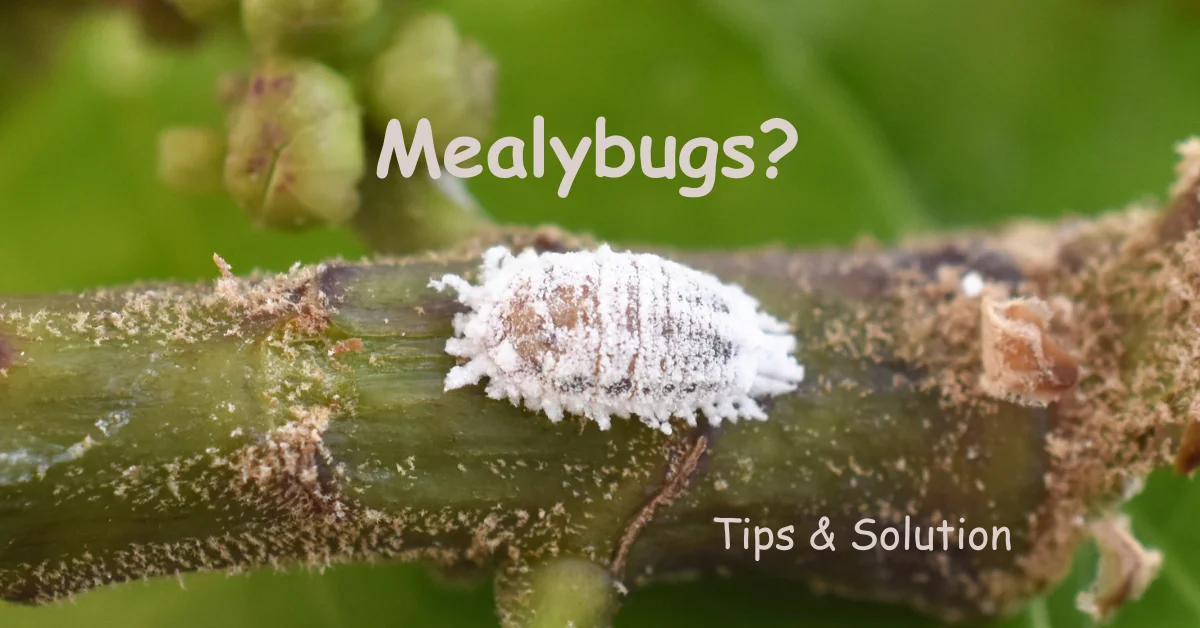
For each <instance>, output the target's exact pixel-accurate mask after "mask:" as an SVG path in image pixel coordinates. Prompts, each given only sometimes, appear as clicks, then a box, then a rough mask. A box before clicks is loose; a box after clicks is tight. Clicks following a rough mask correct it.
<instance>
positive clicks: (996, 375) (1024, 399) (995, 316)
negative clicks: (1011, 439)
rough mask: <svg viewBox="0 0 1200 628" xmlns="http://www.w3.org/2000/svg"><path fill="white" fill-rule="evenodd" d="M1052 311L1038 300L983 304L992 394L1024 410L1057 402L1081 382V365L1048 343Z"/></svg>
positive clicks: (984, 381) (986, 383)
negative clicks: (1020, 404) (1028, 407)
mask: <svg viewBox="0 0 1200 628" xmlns="http://www.w3.org/2000/svg"><path fill="white" fill-rule="evenodd" d="M1051 315H1052V313H1051V310H1050V306H1049V305H1047V304H1046V302H1045V301H1042V300H1041V299H1036V298H1022V299H1011V300H1006V301H994V300H992V299H983V301H982V302H981V303H980V316H981V317H982V318H981V320H982V322H981V325H980V335H981V342H982V348H981V349H982V350H981V355H982V360H983V375H982V377H981V378H980V382H979V383H980V386H981V387H982V388H983V390H984V391H986V392H987V393H988V394H991V395H993V396H995V397H997V398H1000V399H1008V400H1011V401H1015V402H1017V403H1022V404H1024V405H1038V406H1044V405H1047V404H1049V403H1051V402H1053V401H1056V400H1057V399H1058V398H1059V397H1060V396H1061V395H1062V394H1063V393H1064V392H1066V391H1067V390H1070V388H1071V387H1072V386H1074V385H1075V383H1076V382H1077V381H1078V380H1079V363H1078V362H1077V361H1076V360H1075V359H1074V358H1072V357H1071V356H1070V355H1068V354H1067V352H1066V351H1064V350H1063V349H1062V347H1060V346H1059V345H1058V343H1057V342H1055V341H1054V339H1053V338H1051V337H1050V335H1049V333H1048V326H1049V323H1050V318H1051Z"/></svg>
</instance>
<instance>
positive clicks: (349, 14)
mask: <svg viewBox="0 0 1200 628" xmlns="http://www.w3.org/2000/svg"><path fill="white" fill-rule="evenodd" d="M379 2H380V0H242V27H243V28H244V29H245V31H246V35H247V36H249V38H250V40H251V41H252V42H254V45H255V46H256V47H258V48H259V49H260V50H264V51H268V52H270V51H283V50H287V51H309V50H312V49H314V48H321V47H325V46H327V45H329V43H331V42H334V41H336V40H337V39H339V38H341V37H344V36H346V35H348V34H350V33H352V32H353V31H354V30H355V29H356V28H358V27H360V26H363V25H364V24H366V23H367V22H368V21H370V19H371V18H372V17H374V16H375V15H376V14H377V13H378V12H379Z"/></svg>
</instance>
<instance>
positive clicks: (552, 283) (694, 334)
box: [430, 245, 804, 433]
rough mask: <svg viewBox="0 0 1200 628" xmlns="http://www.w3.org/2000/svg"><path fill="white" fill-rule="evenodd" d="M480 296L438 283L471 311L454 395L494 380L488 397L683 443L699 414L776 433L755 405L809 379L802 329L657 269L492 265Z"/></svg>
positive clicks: (671, 268) (695, 280)
mask: <svg viewBox="0 0 1200 628" xmlns="http://www.w3.org/2000/svg"><path fill="white" fill-rule="evenodd" d="M481 273H482V276H481V278H480V283H479V285H471V284H470V283H468V282H467V281H466V280H464V279H463V278H462V277H459V276H457V275H446V276H444V277H442V278H441V279H440V280H438V279H434V280H432V281H431V282H430V285H431V286H432V287H434V288H436V289H437V290H439V291H441V290H444V289H446V288H447V287H450V288H453V289H454V290H455V291H456V292H458V299H459V301H461V302H462V303H463V304H464V305H466V306H468V307H469V308H470V311H468V312H465V313H461V314H458V315H456V316H455V318H454V331H455V337H454V338H451V339H450V340H448V341H447V342H446V352H447V353H449V354H450V355H453V356H457V357H461V358H467V359H468V361H467V362H466V363H465V364H462V365H460V366H456V367H454V368H453V369H451V370H450V373H449V374H448V375H447V376H446V382H445V383H446V390H453V389H455V388H461V387H463V386H468V385H471V384H475V383H477V382H479V381H480V380H481V379H482V378H483V377H485V376H486V377H487V378H488V380H489V381H488V384H487V389H486V391H487V395H488V396H489V397H491V398H493V399H504V398H507V399H508V400H509V401H511V402H512V403H513V404H514V405H519V404H522V403H523V404H524V405H525V406H526V407H528V408H530V409H532V410H535V411H537V410H541V411H544V412H545V413H546V416H548V417H550V419H551V420H552V421H556V422H557V421H559V420H560V419H562V416H563V413H564V412H570V413H573V414H579V415H583V416H586V417H588V418H589V419H591V420H593V421H595V422H596V423H597V424H598V425H599V426H600V429H602V430H604V429H608V427H609V419H610V417H612V416H619V417H628V416H629V415H637V416H638V418H640V419H641V420H642V422H644V423H645V424H646V425H649V426H651V427H655V428H658V429H661V430H662V431H664V432H667V433H670V432H671V426H670V419H671V417H677V418H681V419H684V420H686V421H687V422H688V423H689V424H691V425H695V424H696V414H697V413H698V412H699V413H702V414H703V415H704V416H705V417H707V419H708V421H709V422H710V423H711V424H713V425H716V424H719V423H720V422H721V420H722V419H724V420H728V421H737V420H738V419H741V418H746V419H757V420H765V419H766V418H767V415H766V413H765V412H763V410H762V408H760V407H759V405H758V404H757V403H756V402H755V401H754V400H755V398H761V397H764V396H771V395H780V394H784V393H788V392H791V391H794V390H795V389H796V387H797V385H798V384H799V383H800V381H801V380H803V379H804V367H803V366H801V365H800V364H799V363H797V361H796V359H795V357H794V356H793V355H792V352H793V351H794V350H795V346H796V340H795V338H794V337H793V336H792V334H791V333H790V331H789V329H788V326H787V325H786V324H785V323H783V322H782V321H779V320H777V319H775V318H773V317H771V316H770V315H768V314H766V313H764V312H762V311H761V310H759V308H758V302H757V301H756V300H755V299H754V298H752V297H751V296H750V295H748V294H746V293H745V292H744V291H743V290H742V289H741V288H740V287H738V286H736V285H730V284H724V283H721V281H720V280H719V279H717V278H716V277H714V276H713V275H710V274H708V273H704V272H700V271H698V270H694V269H692V268H688V267H687V266H684V265H682V264H678V263H675V262H672V261H670V260H667V259H664V258H662V257H658V256H656V255H648V254H635V253H628V252H626V253H616V252H613V251H612V250H611V249H610V248H609V247H608V246H607V245H605V246H602V247H600V248H599V250H596V251H583V252H572V253H543V254H540V255H539V254H537V253H536V252H534V251H533V250H526V251H525V252H523V253H521V254H520V255H518V256H513V255H512V253H511V252H509V250H508V249H506V248H504V247H494V248H492V249H489V250H488V251H487V252H486V253H484V256H483V266H482V269H481Z"/></svg>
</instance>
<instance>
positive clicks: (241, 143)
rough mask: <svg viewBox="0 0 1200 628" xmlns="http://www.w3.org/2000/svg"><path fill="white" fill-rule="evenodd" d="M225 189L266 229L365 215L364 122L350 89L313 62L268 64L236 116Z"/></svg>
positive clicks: (233, 114)
mask: <svg viewBox="0 0 1200 628" xmlns="http://www.w3.org/2000/svg"><path fill="white" fill-rule="evenodd" d="M228 143H229V149H228V151H229V152H228V155H227V156H226V159H225V188H226V189H227V190H228V191H229V193H230V194H231V195H232V196H233V198H234V200H236V201H237V203H238V204H239V205H240V206H241V207H242V209H244V210H245V211H246V212H247V213H248V214H249V215H250V216H251V218H252V219H253V220H254V221H255V223H256V224H258V225H259V226H266V227H274V228H277V229H301V228H304V227H309V226H314V225H330V224H337V223H340V222H342V221H344V220H346V219H347V218H349V217H350V216H352V215H353V214H354V212H355V211H357V210H358V202H359V201H358V191H357V189H356V188H357V185H358V182H359V180H361V179H362V177H363V172H364V161H365V160H364V153H363V134H362V123H361V118H360V114H359V109H358V104H357V103H356V102H355V101H354V97H353V95H352V94H351V88H350V84H349V83H348V82H347V80H346V79H345V78H344V77H342V76H341V75H340V74H338V73H336V72H334V71H333V70H330V69H329V68H327V67H325V66H323V65H321V64H319V63H316V62H314V61H306V60H283V59H268V60H266V61H264V62H263V63H262V65H261V66H260V67H259V68H258V69H257V70H256V71H255V72H254V73H253V74H252V75H251V76H250V77H249V80H248V82H247V87H246V93H245V95H244V96H243V97H242V100H241V102H239V103H238V104H237V105H236V106H235V107H234V108H233V110H232V112H231V114H230V129H229V142H228Z"/></svg>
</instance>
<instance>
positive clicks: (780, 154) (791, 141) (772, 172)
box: [758, 118, 799, 179]
mask: <svg viewBox="0 0 1200 628" xmlns="http://www.w3.org/2000/svg"><path fill="white" fill-rule="evenodd" d="M758 128H759V130H760V131H762V132H763V133H770V132H771V131H783V132H784V134H785V135H787V140H785V141H784V142H783V143H782V144H780V145H779V148H776V149H775V150H773V151H771V154H770V155H768V156H767V159H770V160H771V163H773V164H774V163H779V160H780V159H783V158H784V156H786V155H787V154H788V153H790V152H792V149H793V148H795V147H796V140H797V138H798V137H799V136H798V135H797V134H796V127H794V126H792V123H791V122H788V121H787V120H784V119H783V118H771V119H770V120H767V121H766V122H763V123H762V126H760V127H758ZM778 175H779V168H776V167H775V166H769V167H768V168H767V178H768V179H774V178H775V177H776V176H778Z"/></svg>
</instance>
